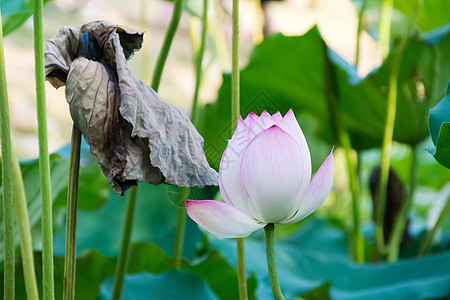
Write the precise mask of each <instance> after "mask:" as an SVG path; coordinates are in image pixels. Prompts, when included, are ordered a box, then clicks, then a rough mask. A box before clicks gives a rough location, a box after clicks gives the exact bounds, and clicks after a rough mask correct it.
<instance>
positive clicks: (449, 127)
mask: <svg viewBox="0 0 450 300" xmlns="http://www.w3.org/2000/svg"><path fill="white" fill-rule="evenodd" d="M433 155H434V158H436V160H437V161H438V162H439V163H440V164H441V165H443V166H444V167H447V168H449V169H450V122H444V123H442V126H441V129H440V130H439V137H438V140H437V142H436V149H435V153H434V154H433Z"/></svg>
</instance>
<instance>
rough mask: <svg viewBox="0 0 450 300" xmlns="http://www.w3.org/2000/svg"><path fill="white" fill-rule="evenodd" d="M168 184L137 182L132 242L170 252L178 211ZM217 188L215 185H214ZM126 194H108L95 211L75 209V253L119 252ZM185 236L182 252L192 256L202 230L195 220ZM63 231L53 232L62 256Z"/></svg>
mask: <svg viewBox="0 0 450 300" xmlns="http://www.w3.org/2000/svg"><path fill="white" fill-rule="evenodd" d="M170 190H171V189H170V186H168V185H159V186H153V185H150V184H140V185H139V189H138V198H137V203H136V210H135V216H134V224H133V233H132V237H131V238H132V241H133V242H150V243H154V244H157V245H158V246H159V247H161V248H162V249H163V250H164V251H165V252H166V253H167V254H169V255H172V252H173V237H174V235H175V226H176V219H177V212H178V205H179V204H178V203H174V202H173V200H171V198H170V197H171V194H170V193H169V191H170ZM215 191H217V188H215ZM195 194H196V195H195V196H196V197H193V198H194V199H205V198H204V197H206V195H207V194H208V193H206V194H202V193H201V190H197V191H196V192H195ZM126 204H127V197H126V196H125V197H119V196H118V195H117V194H115V193H110V196H109V198H108V200H107V201H106V202H105V204H104V205H103V206H101V207H100V208H99V209H97V210H95V211H82V210H79V211H78V221H77V255H78V256H79V255H80V254H81V253H82V251H84V250H87V249H96V250H97V251H99V252H100V253H102V254H104V255H108V256H117V254H118V253H119V248H120V242H121V234H120V233H121V232H122V229H123V222H124V218H125V211H126ZM186 228H187V229H186V231H187V236H186V238H185V243H184V252H183V254H184V255H185V256H186V257H193V256H194V255H195V245H196V243H198V242H199V241H200V240H201V237H202V233H201V232H200V231H199V230H198V229H197V226H196V225H195V223H193V222H192V221H191V220H190V219H188V221H187V224H186ZM64 247H65V232H64V230H60V231H59V232H57V233H55V235H54V252H55V255H61V256H62V255H64Z"/></svg>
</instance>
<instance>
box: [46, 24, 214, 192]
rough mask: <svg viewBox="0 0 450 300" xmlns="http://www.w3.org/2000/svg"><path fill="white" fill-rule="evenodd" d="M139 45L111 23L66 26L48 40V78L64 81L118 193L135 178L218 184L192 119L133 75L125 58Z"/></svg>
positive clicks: (77, 118)
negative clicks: (87, 35)
mask: <svg viewBox="0 0 450 300" xmlns="http://www.w3.org/2000/svg"><path fill="white" fill-rule="evenodd" d="M85 32H89V33H90V36H89V38H90V40H89V45H88V46H89V47H88V48H89V50H86V49H88V48H86V47H87V44H86V43H87V40H83V41H82V38H81V36H82V34H83V33H85ZM84 38H86V35H85V36H84ZM83 42H84V43H85V44H84V45H83ZM141 45H142V33H140V32H137V31H135V30H133V29H129V28H127V27H124V26H117V25H114V24H112V23H109V22H103V21H97V22H91V23H88V24H85V25H83V26H82V27H63V28H62V29H61V30H60V31H59V32H58V33H57V34H56V35H55V36H54V37H53V38H52V39H50V40H49V41H48V42H47V45H46V53H45V59H46V76H47V79H48V80H49V81H50V82H51V83H52V85H53V86H54V87H56V88H58V87H60V86H63V85H64V84H65V85H66V99H67V102H68V103H69V106H70V113H71V116H72V119H73V121H74V123H75V125H76V126H77V127H78V128H79V129H80V130H81V132H82V133H83V135H84V137H85V139H86V142H87V143H88V144H89V145H90V150H91V153H92V154H93V155H94V157H95V158H96V159H97V161H98V163H99V164H100V165H101V167H102V169H103V172H104V174H105V175H106V177H107V178H108V181H109V183H110V184H111V186H112V187H113V188H114V189H115V190H116V191H117V192H119V193H123V192H124V191H125V190H126V189H127V188H128V187H129V186H131V185H132V184H134V183H135V182H136V181H141V182H148V183H152V184H160V183H163V182H165V183H170V184H175V185H178V186H187V187H191V186H199V187H203V186H205V185H217V178H218V176H217V173H216V172H215V171H214V170H213V169H212V168H211V167H210V166H209V164H208V162H207V161H206V158H205V154H204V152H203V138H202V137H201V136H200V134H199V133H198V132H197V130H196V129H195V127H194V126H193V125H192V123H191V122H190V120H189V119H188V118H187V117H186V116H185V115H183V114H182V113H181V112H180V111H179V110H178V109H177V108H176V107H174V106H172V105H170V104H169V103H167V102H165V101H164V100H163V99H162V98H161V97H160V96H159V95H158V94H157V93H156V92H155V91H154V90H153V89H152V88H151V87H149V86H148V85H146V84H145V83H144V82H142V81H139V80H137V79H136V78H134V77H133V76H132V74H131V72H130V70H129V68H128V63H127V59H129V58H130V57H131V56H132V54H133V53H134V52H135V51H137V50H139V48H140V47H141ZM83 46H84V47H85V48H84V50H83ZM88 52H89V55H87V54H86V53H88ZM82 54H84V56H86V57H84V56H83V55H82Z"/></svg>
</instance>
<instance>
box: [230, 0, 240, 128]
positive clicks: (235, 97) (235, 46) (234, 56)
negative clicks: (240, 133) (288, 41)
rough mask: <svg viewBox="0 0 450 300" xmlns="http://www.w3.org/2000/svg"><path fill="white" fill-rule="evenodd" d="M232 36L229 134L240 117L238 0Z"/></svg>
mask: <svg viewBox="0 0 450 300" xmlns="http://www.w3.org/2000/svg"><path fill="white" fill-rule="evenodd" d="M232 18H233V36H232V46H231V122H232V123H231V132H234V130H235V129H236V127H237V123H238V119H239V115H240V111H239V109H240V100H239V0H233V13H232Z"/></svg>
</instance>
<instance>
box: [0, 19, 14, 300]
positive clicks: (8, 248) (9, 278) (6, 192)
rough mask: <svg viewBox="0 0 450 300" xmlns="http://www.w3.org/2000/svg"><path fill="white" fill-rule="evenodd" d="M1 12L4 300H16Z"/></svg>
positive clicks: (10, 172) (10, 149) (10, 159)
mask: <svg viewBox="0 0 450 300" xmlns="http://www.w3.org/2000/svg"><path fill="white" fill-rule="evenodd" d="M3 51H4V50H3V28H2V17H1V12H0V126H1V128H0V131H1V146H2V175H3V222H4V231H5V264H4V278H5V279H4V284H5V287H4V299H14V293H15V290H14V199H13V177H12V176H13V161H12V147H11V128H10V121H9V105H8V92H7V90H6V71H5V54H4V52H3Z"/></svg>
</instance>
